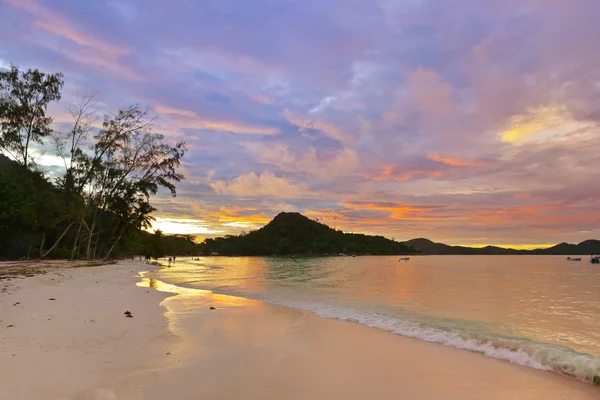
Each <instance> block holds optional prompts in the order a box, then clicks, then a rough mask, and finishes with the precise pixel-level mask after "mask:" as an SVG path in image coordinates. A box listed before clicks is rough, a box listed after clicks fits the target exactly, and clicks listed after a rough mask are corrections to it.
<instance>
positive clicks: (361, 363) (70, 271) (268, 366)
mask: <svg viewBox="0 0 600 400" xmlns="http://www.w3.org/2000/svg"><path fill="white" fill-rule="evenodd" d="M1 268H3V267H2V266H0V271H1ZM152 268H153V266H151V265H147V264H145V263H143V262H140V261H125V262H120V263H118V264H116V265H107V266H96V267H85V268H69V267H68V265H63V266H60V267H52V268H47V270H46V273H45V274H38V275H35V274H33V273H30V274H28V275H30V276H28V277H11V279H2V280H0V302H1V307H2V312H1V314H0V330H1V334H0V399H57V400H58V399H94V400H105V399H106V400H114V399H165V398H171V399H201V398H211V399H281V398H285V399H308V398H311V399H319V398H323V399H363V398H366V397H370V398H376V399H396V398H403V399H440V398H443V399H590V400H591V399H597V398H598V397H599V396H600V389H599V388H598V387H594V386H592V385H589V384H584V383H581V382H577V381H575V380H571V379H568V378H564V377H561V376H559V375H556V374H553V373H549V372H542V371H537V370H533V369H529V368H524V367H520V366H517V365H514V364H510V363H508V362H505V361H501V360H495V359H491V358H486V357H484V356H482V355H480V354H475V353H470V352H467V351H463V350H457V349H454V348H449V347H444V346H441V345H437V344H432V343H427V342H423V341H419V340H415V339H409V338H404V337H400V336H396V335H393V334H390V333H387V332H383V331H379V330H376V329H372V328H368V327H365V326H361V325H358V324H353V323H350V322H343V321H337V320H330V319H324V318H320V317H318V316H316V315H313V314H311V313H308V312H303V311H299V310H294V309H288V308H284V307H279V306H274V305H269V304H265V303H262V302H260V301H255V300H247V299H243V298H238V297H231V296H223V295H215V294H212V293H210V292H207V291H202V290H194V289H185V288H179V287H177V286H174V285H170V284H168V283H166V282H162V281H158V280H154V279H152V274H146V275H144V274H140V272H142V271H147V270H149V269H152ZM0 275H1V274H0ZM210 307H214V309H210ZM127 311H129V312H130V313H131V315H132V317H131V318H129V317H127V315H125V312H127Z"/></svg>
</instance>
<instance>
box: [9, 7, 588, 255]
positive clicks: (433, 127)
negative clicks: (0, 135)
mask: <svg viewBox="0 0 600 400" xmlns="http://www.w3.org/2000/svg"><path fill="white" fill-rule="evenodd" d="M238 3H239V4H238ZM242 3H243V2H237V3H236V2H227V1H212V2H191V1H187V2H183V3H182V2H178V1H175V2H164V1H155V2H152V4H151V5H149V6H147V7H138V2H135V1H127V2H116V1H97V2H85V1H79V2H73V1H69V0H54V1H52V2H49V1H48V0H0V6H1V10H2V22H3V23H2V24H0V59H1V60H2V61H0V64H1V65H4V66H6V65H7V64H8V63H9V62H13V63H15V64H17V65H20V66H21V67H23V68H40V69H42V70H44V71H49V72H54V71H61V72H64V73H65V78H66V82H67V84H66V86H65V90H64V93H63V102H61V103H60V104H59V105H58V106H57V107H52V108H51V109H50V112H51V113H52V114H53V115H54V116H56V119H55V122H56V128H57V129H59V128H60V127H61V126H62V125H61V122H65V119H64V116H63V115H62V114H61V112H60V111H57V110H58V109H60V108H62V107H63V106H64V104H65V103H66V104H68V103H70V102H72V100H73V99H74V98H75V96H76V94H77V93H86V92H88V93H89V92H93V93H96V94H97V98H98V100H99V101H100V102H101V104H102V106H103V109H102V112H105V111H106V112H114V111H116V109H118V108H119V107H123V106H127V105H128V104H132V103H138V102H139V103H141V104H142V105H148V107H149V108H150V109H153V110H155V111H156V112H157V113H158V114H159V119H157V129H158V130H159V131H160V132H162V133H164V134H165V135H166V136H167V140H169V141H174V140H184V141H185V142H186V143H188V144H189V148H190V151H189V152H188V153H187V154H186V157H185V160H184V166H183V172H184V173H185V175H186V177H187V180H186V181H185V182H183V183H181V184H180V185H179V187H178V189H180V190H179V195H178V197H177V198H176V199H172V198H163V197H160V196H159V197H157V198H156V200H155V202H156V204H157V206H158V207H159V209H160V211H159V212H158V213H157V215H158V216H159V217H164V218H184V219H185V218H187V219H193V220H202V221H204V222H203V223H205V224H206V225H205V227H206V229H209V230H213V231H223V233H227V234H229V233H239V232H240V230H242V229H247V226H251V227H252V228H255V227H257V226H260V224H261V223H264V221H265V220H266V219H269V218H271V217H272V216H273V215H274V214H275V213H276V212H278V211H279V210H280V209H282V210H283V209H285V210H296V211H299V212H306V213H309V215H313V216H318V215H321V216H322V218H326V219H327V221H328V222H329V221H333V220H335V222H336V223H337V224H338V226H340V227H342V228H344V229H350V230H352V231H364V232H367V231H368V232H370V233H378V234H385V235H388V236H390V237H391V236H395V237H397V238H398V237H401V236H402V237H405V238H410V237H413V236H431V237H432V238H433V239H436V240H442V241H444V240H445V241H450V242H454V243H467V244H468V243H485V242H486V241H487V242H491V243H514V241H523V242H524V243H552V242H555V241H564V240H569V241H576V240H578V239H580V238H582V235H584V234H582V233H581V232H582V231H585V232H588V231H589V232H592V233H589V235H593V234H594V233H593V232H596V233H597V232H598V231H597V230H596V229H597V226H598V221H597V219H596V218H595V215H596V214H597V212H598V207H599V206H600V188H599V187H598V185H594V182H596V181H597V175H598V174H597V172H596V170H597V164H598V151H597V149H598V146H597V139H598V135H600V128H599V127H598V122H599V121H600V113H599V112H598V109H599V106H600V94H599V92H598V90H597V89H598V85H597V82H598V80H599V79H600V74H599V73H598V71H597V68H596V66H597V65H598V64H599V63H600V52H599V51H598V50H597V43H596V40H595V38H596V37H598V36H599V35H600V25H599V24H598V23H597V21H596V19H597V15H598V13H600V3H599V2H598V1H596V0H581V1H580V2H578V4H577V7H573V5H572V4H569V3H568V2H560V1H541V0H489V1H480V2H474V1H472V0H456V1H452V2H440V1H431V0H425V1H408V2H398V1H383V2H381V1H380V2H365V1H361V0H331V1H327V2H323V1H319V0H306V1H302V2H293V1H280V2H273V1H270V0H256V1H255V2H252V3H251V4H250V3H248V4H246V3H243V4H242ZM307 26H308V27H310V29H307V28H306V27H307ZM140 32H142V33H143V34H141V33H140ZM48 168H51V167H48ZM431 205H435V207H434V206H431ZM421 208H425V209H427V211H425V210H420V209H421ZM250 209H253V210H250ZM394 215H395V216H397V217H398V218H392V216H394ZM586 216H587V217H586ZM222 218H224V219H222ZM227 218H229V219H227ZM319 218H321V217H319ZM245 224H251V225H245ZM225 225H226V226H225ZM203 226H204V225H203ZM208 235H212V234H211V233H206V236H208Z"/></svg>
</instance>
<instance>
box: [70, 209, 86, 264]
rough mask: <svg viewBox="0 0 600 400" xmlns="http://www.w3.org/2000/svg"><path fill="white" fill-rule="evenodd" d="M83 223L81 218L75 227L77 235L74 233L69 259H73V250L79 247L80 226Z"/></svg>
mask: <svg viewBox="0 0 600 400" xmlns="http://www.w3.org/2000/svg"><path fill="white" fill-rule="evenodd" d="M82 225H83V219H82V220H81V221H79V228H78V229H77V235H75V242H73V248H72V249H71V260H74V259H75V251H76V250H77V248H78V247H79V234H80V233H81V226H82Z"/></svg>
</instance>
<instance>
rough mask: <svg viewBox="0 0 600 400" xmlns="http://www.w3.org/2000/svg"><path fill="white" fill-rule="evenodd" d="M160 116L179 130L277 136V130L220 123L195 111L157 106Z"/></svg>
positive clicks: (229, 122) (245, 124)
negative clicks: (204, 130)
mask: <svg viewBox="0 0 600 400" xmlns="http://www.w3.org/2000/svg"><path fill="white" fill-rule="evenodd" d="M155 110H156V112H157V113H158V114H160V115H162V116H163V117H164V118H166V119H168V120H169V122H170V123H171V124H173V125H174V126H176V127H177V128H181V129H184V128H187V129H206V130H211V131H221V132H232V133H240V134H255V135H276V134H277V133H279V131H278V130H277V129H276V128H270V127H264V126H253V125H251V124H247V123H243V122H236V121H219V120H214V119H210V118H204V117H200V116H199V115H198V114H197V113H195V112H194V111H189V110H180V109H175V108H171V107H167V106H160V105H159V106H156V107H155Z"/></svg>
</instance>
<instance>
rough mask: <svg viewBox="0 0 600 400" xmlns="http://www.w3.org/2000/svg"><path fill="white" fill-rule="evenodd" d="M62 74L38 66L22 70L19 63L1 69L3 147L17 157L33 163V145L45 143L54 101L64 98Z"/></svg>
mask: <svg viewBox="0 0 600 400" xmlns="http://www.w3.org/2000/svg"><path fill="white" fill-rule="evenodd" d="M63 84H64V82H63V75H62V74H45V73H43V72H40V71H38V70H37V69H35V70H31V69H30V70H28V71H27V72H21V71H19V69H18V68H17V67H15V66H11V69H10V71H7V72H0V132H1V133H2V136H1V137H0V149H2V150H3V151H4V152H7V153H8V154H10V155H11V156H12V157H13V159H14V160H15V161H17V162H18V163H19V164H21V165H23V166H25V167H27V166H28V165H29V145H30V144H31V142H37V143H42V138H43V137H46V136H48V135H49V134H50V133H51V132H52V129H51V128H50V124H51V123H52V118H50V117H47V116H46V109H47V108H48V104H49V103H50V102H51V101H57V100H60V97H61V94H60V90H61V88H62V86H63Z"/></svg>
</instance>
